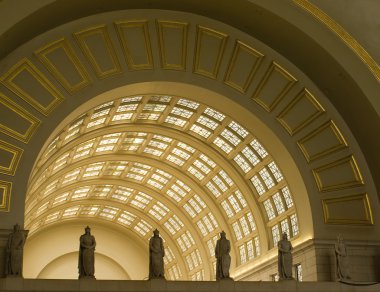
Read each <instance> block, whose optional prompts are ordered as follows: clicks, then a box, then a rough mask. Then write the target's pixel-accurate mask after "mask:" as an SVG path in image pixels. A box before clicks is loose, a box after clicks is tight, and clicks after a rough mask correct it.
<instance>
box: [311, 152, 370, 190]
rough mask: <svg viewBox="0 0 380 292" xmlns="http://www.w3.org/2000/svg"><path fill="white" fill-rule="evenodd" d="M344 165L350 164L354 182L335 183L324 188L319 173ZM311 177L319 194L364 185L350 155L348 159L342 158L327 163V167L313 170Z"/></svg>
mask: <svg viewBox="0 0 380 292" xmlns="http://www.w3.org/2000/svg"><path fill="white" fill-rule="evenodd" d="M345 163H349V164H350V166H351V170H352V172H353V174H354V177H355V180H352V181H348V182H343V183H337V184H334V185H329V186H324V185H323V182H322V180H321V177H320V175H319V173H320V172H322V171H324V170H327V169H332V168H334V167H335V166H338V165H343V164H345ZM313 175H314V178H315V181H316V183H317V186H318V189H319V191H321V192H328V191H332V190H341V189H345V188H349V187H356V186H362V185H363V184H364V181H363V177H362V175H361V173H360V170H359V167H358V165H357V163H356V161H355V158H354V156H352V155H350V156H348V157H344V158H342V159H339V160H337V161H334V162H332V163H329V164H327V165H324V166H321V167H318V168H315V169H313Z"/></svg>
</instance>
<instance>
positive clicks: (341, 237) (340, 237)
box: [338, 233, 343, 242]
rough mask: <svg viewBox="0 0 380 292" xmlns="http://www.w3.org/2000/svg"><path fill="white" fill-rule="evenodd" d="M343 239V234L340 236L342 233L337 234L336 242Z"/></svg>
mask: <svg viewBox="0 0 380 292" xmlns="http://www.w3.org/2000/svg"><path fill="white" fill-rule="evenodd" d="M342 241H343V236H342V234H340V233H339V234H338V242H342Z"/></svg>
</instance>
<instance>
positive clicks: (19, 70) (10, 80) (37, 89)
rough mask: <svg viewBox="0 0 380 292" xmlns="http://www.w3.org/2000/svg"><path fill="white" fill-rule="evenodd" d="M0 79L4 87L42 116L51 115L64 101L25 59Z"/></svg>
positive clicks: (39, 72)
mask: <svg viewBox="0 0 380 292" xmlns="http://www.w3.org/2000/svg"><path fill="white" fill-rule="evenodd" d="M2 79H3V83H4V85H5V86H7V87H8V88H9V89H10V90H12V91H13V92H14V93H15V94H17V95H18V96H20V97H21V98H22V99H23V100H25V101H26V102H27V103H29V104H30V105H31V106H33V107H34V108H35V109H37V110H38V111H40V112H41V113H43V114H44V115H48V114H49V113H51V112H52V111H53V110H54V108H55V107H56V106H57V105H58V104H59V103H60V102H62V100H63V99H64V97H63V96H62V95H61V94H60V92H59V91H58V90H57V89H56V88H55V87H54V86H53V85H52V84H51V83H50V81H49V80H48V79H47V78H46V77H45V76H44V75H43V74H42V73H41V71H39V70H38V69H37V68H36V67H35V66H34V65H33V63H32V62H30V61H29V60H27V59H23V60H21V61H20V62H19V63H17V64H16V65H15V66H14V67H12V68H11V69H10V70H9V71H8V72H7V73H6V74H5V75H4V76H3V77H2Z"/></svg>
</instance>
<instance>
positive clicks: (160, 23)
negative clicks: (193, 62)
mask: <svg viewBox="0 0 380 292" xmlns="http://www.w3.org/2000/svg"><path fill="white" fill-rule="evenodd" d="M156 24H157V34H158V42H159V46H160V62H161V67H162V69H171V70H183V71H184V70H186V60H187V38H188V28H189V24H188V23H187V22H178V21H166V20H156ZM164 28H176V29H179V30H181V31H182V52H181V53H182V55H181V63H180V64H170V63H168V62H167V61H166V60H167V58H166V52H165V40H164V32H163V29H164Z"/></svg>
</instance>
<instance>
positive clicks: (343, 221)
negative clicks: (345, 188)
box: [322, 194, 374, 225]
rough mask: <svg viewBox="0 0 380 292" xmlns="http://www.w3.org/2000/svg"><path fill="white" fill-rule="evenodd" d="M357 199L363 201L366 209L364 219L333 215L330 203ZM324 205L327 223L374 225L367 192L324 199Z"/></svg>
mask: <svg viewBox="0 0 380 292" xmlns="http://www.w3.org/2000/svg"><path fill="white" fill-rule="evenodd" d="M355 200H361V202H362V203H363V207H364V211H365V218H363V220H352V219H344V218H332V217H331V214H330V213H331V212H330V209H329V204H331V203H340V202H347V201H355ZM322 207H323V216H324V220H325V223H326V224H350V225H373V224H374V221H373V216H372V208H371V203H370V201H369V198H368V195H367V194H358V195H350V196H344V197H340V198H329V199H323V200H322Z"/></svg>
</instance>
